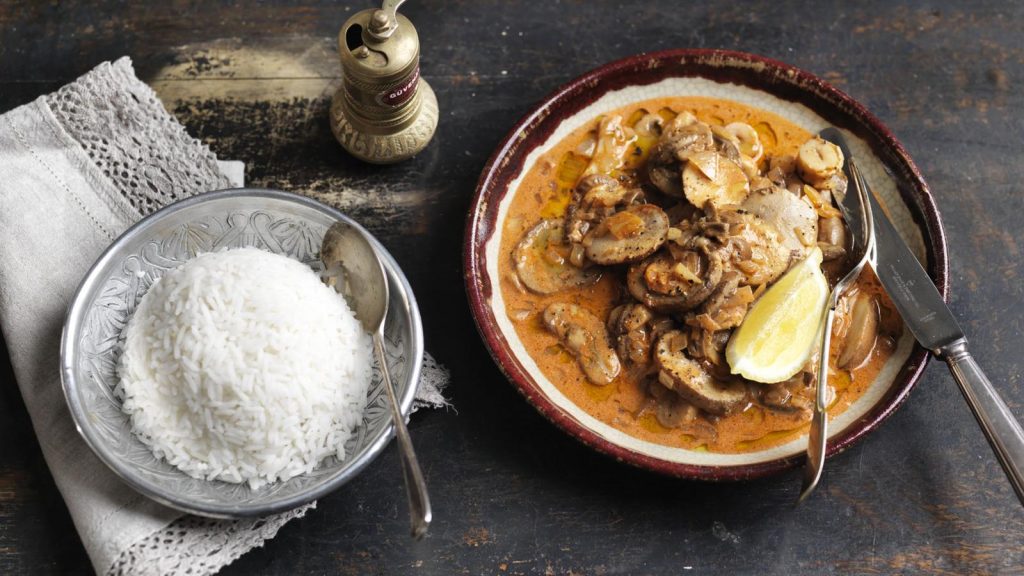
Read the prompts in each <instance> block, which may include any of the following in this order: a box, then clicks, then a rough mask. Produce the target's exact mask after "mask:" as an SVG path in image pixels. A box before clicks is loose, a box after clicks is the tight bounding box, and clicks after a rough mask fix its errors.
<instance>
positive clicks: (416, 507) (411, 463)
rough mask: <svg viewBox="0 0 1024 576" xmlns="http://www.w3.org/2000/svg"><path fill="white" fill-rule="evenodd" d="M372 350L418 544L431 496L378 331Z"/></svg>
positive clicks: (427, 521)
mask: <svg viewBox="0 0 1024 576" xmlns="http://www.w3.org/2000/svg"><path fill="white" fill-rule="evenodd" d="M373 350H374V352H375V353H376V355H377V363H378V364H379V365H380V371H381V374H382V375H383V376H384V390H386V391H387V394H388V404H390V405H391V416H392V418H391V419H392V420H393V421H394V423H395V436H396V437H397V438H398V454H399V456H400V458H401V461H402V476H403V477H404V478H405V491H406V496H408V499H409V520H410V522H411V524H412V537H413V538H415V539H416V540H419V539H420V538H422V537H423V535H424V534H426V533H427V527H428V526H430V520H431V518H432V516H433V512H432V511H431V509H430V496H429V495H427V483H426V481H425V480H424V479H423V471H422V470H420V463H419V461H418V460H417V459H416V452H415V451H414V450H413V447H412V439H411V438H410V437H409V429H408V428H407V427H406V426H405V416H403V415H402V408H401V407H400V406H399V404H398V395H397V394H396V393H395V387H394V385H393V384H392V383H391V373H390V372H389V371H388V363H387V357H386V356H385V355H384V339H383V338H382V337H381V335H380V332H379V331H378V332H377V333H375V334H374V335H373Z"/></svg>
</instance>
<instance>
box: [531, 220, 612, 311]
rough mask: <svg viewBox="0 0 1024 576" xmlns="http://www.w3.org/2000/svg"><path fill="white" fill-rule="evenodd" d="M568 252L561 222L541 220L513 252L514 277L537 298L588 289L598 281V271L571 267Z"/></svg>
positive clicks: (599, 275)
mask: <svg viewBox="0 0 1024 576" xmlns="http://www.w3.org/2000/svg"><path fill="white" fill-rule="evenodd" d="M569 252H570V248H569V247H568V246H567V245H566V244H565V243H564V239H563V237H562V221H561V220H541V221H540V222H539V223H537V225H536V226H534V227H533V228H531V229H530V230H529V231H528V232H527V233H526V234H525V235H523V238H522V240H520V241H519V244H517V245H516V248H515V250H514V251H513V254H512V257H513V259H514V261H515V266H516V275H517V276H518V277H519V280H520V281H521V282H522V283H523V285H525V286H526V287H527V288H529V289H530V290H532V291H534V292H537V293H538V294H554V293H555V292H561V291H562V290H567V289H569V288H579V287H581V286H588V285H590V284H593V283H595V282H597V281H598V279H600V278H601V271H600V270H599V269H597V268H578V267H576V266H573V265H572V264H571V263H570V262H569Z"/></svg>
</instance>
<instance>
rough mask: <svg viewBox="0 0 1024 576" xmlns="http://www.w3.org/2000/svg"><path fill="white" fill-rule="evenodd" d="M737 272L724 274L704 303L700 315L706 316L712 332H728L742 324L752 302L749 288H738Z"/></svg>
mask: <svg viewBox="0 0 1024 576" xmlns="http://www.w3.org/2000/svg"><path fill="white" fill-rule="evenodd" d="M742 279H743V276H742V275H741V274H740V273H739V272H732V271H730V272H726V273H725V275H724V276H722V282H721V283H719V284H718V287H717V288H715V291H714V292H713V293H712V294H711V296H709V297H708V299H707V300H706V301H705V302H704V305H703V307H702V309H701V314H703V315H706V316H707V319H708V320H709V321H710V322H711V326H713V330H716V331H717V330H729V329H731V328H735V327H737V326H739V325H740V324H742V323H743V319H744V318H745V317H746V316H747V309H748V308H749V307H750V304H751V303H753V301H754V291H753V290H751V289H750V286H740V282H741V281H742Z"/></svg>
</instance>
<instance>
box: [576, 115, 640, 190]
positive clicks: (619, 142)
mask: <svg viewBox="0 0 1024 576" xmlns="http://www.w3.org/2000/svg"><path fill="white" fill-rule="evenodd" d="M635 142H636V134H635V133H634V132H633V130H632V129H631V128H628V127H626V126H623V125H622V116H619V115H618V114H611V115H608V116H604V117H602V118H601V120H600V122H599V123H598V126H597V143H596V145H595V146H594V154H593V156H591V158H590V164H589V165H588V166H587V168H586V170H584V171H583V175H584V176H588V175H591V174H602V175H605V176H607V175H609V174H611V173H612V172H614V171H615V170H618V169H619V168H621V167H622V165H623V164H624V163H625V161H626V157H627V156H628V155H629V153H630V152H631V151H632V148H633V143H635Z"/></svg>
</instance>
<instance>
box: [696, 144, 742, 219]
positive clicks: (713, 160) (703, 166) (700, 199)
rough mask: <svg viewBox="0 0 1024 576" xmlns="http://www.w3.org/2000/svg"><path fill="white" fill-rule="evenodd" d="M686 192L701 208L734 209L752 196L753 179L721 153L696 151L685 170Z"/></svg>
mask: <svg viewBox="0 0 1024 576" xmlns="http://www.w3.org/2000/svg"><path fill="white" fill-rule="evenodd" d="M683 193H684V194H685V195H686V199H687V200H689V201H690V204H693V205H694V206H697V207H698V208H701V207H703V206H704V205H705V204H706V203H710V204H712V205H713V206H714V207H716V208H721V207H724V206H735V205H737V204H740V203H741V202H743V200H744V199H745V198H746V197H747V194H749V193H750V180H749V179H748V178H747V175H746V174H745V173H744V172H743V169H742V168H740V166H739V164H737V163H736V162H733V161H732V160H729V159H728V158H726V157H725V156H722V155H721V154H719V153H718V152H712V151H708V152H696V153H694V154H692V155H691V156H690V158H689V161H688V162H687V163H686V168H684V169H683Z"/></svg>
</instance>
